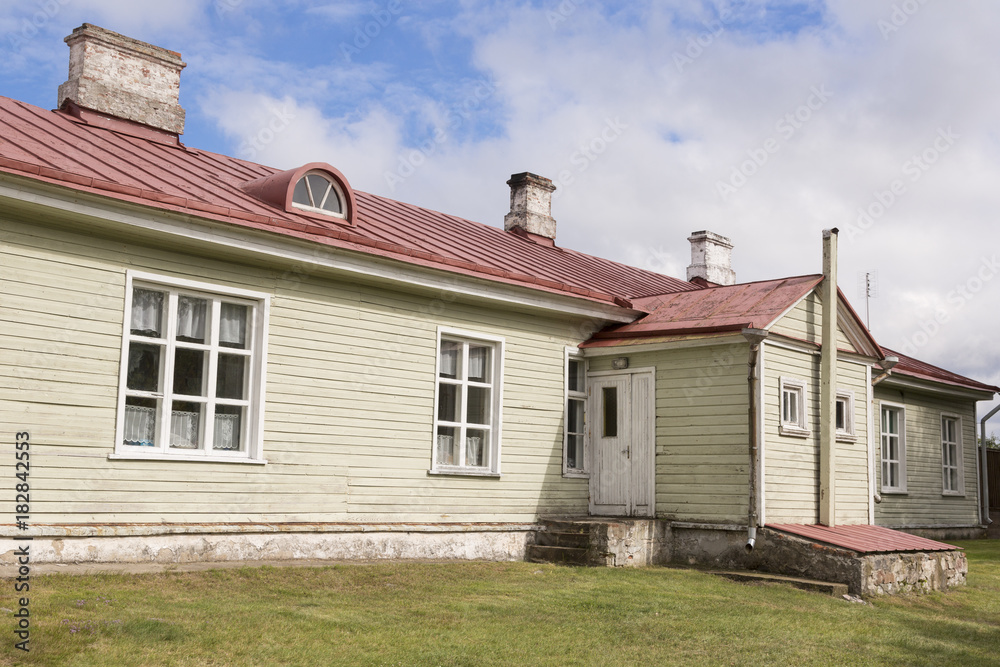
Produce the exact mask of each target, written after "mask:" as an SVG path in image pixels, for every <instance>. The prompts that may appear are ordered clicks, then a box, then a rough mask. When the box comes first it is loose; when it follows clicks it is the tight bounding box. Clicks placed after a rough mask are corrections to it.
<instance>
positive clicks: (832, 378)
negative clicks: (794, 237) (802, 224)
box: [819, 228, 838, 528]
mask: <svg viewBox="0 0 1000 667" xmlns="http://www.w3.org/2000/svg"><path fill="white" fill-rule="evenodd" d="M837 233H838V230H837V228H833V229H824V230H823V283H822V287H821V296H822V299H823V325H822V331H823V338H822V342H823V347H822V348H821V350H820V370H819V383H820V388H819V392H820V407H819V423H820V433H819V522H820V523H821V524H823V525H824V526H829V527H830V528H833V527H834V525H836V477H837V475H836V443H837Z"/></svg>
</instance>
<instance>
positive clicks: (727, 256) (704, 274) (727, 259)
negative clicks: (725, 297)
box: [687, 231, 736, 285]
mask: <svg viewBox="0 0 1000 667" xmlns="http://www.w3.org/2000/svg"><path fill="white" fill-rule="evenodd" d="M688 241H690V242H691V266H689V267H688V269H687V279H688V280H694V279H695V278H700V279H701V280H704V281H707V282H710V283H714V284H716V285H733V284H735V283H736V272H735V271H733V266H732V261H733V242H732V241H730V240H729V239H728V238H726V237H725V236H721V235H719V234H716V233H714V232H707V231H700V232H691V236H689V237H688Z"/></svg>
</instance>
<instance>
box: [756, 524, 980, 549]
mask: <svg viewBox="0 0 1000 667" xmlns="http://www.w3.org/2000/svg"><path fill="white" fill-rule="evenodd" d="M767 528H770V529H772V530H778V531H781V532H783V533H791V534H792V535H797V536H799V537H805V538H807V539H810V540H814V541H816V542H822V543H823V544H832V545H833V546H836V547H842V548H844V549H850V550H851V551H856V552H858V553H863V554H870V553H892V552H900V551H957V550H961V547H956V546H954V545H951V544H945V543H944V542H937V541H935V540H929V539H927V538H926V537H917V536H916V535H910V534H909V533H904V532H901V531H898V530H892V529H891V528H885V527H883V526H835V527H833V528H831V527H829V526H820V525H806V524H789V523H775V524H771V523H769V524H767Z"/></svg>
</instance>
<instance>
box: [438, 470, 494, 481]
mask: <svg viewBox="0 0 1000 667" xmlns="http://www.w3.org/2000/svg"><path fill="white" fill-rule="evenodd" d="M427 474H428V475H447V476H451V477H492V478H493V479H500V473H498V472H493V471H491V470H471V469H469V470H462V469H456V470H440V469H439V470H434V469H431V470H428V471H427Z"/></svg>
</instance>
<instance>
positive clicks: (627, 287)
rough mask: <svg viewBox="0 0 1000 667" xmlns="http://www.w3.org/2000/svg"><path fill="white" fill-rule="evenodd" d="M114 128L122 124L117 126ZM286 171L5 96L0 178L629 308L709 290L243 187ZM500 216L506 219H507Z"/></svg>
mask: <svg viewBox="0 0 1000 667" xmlns="http://www.w3.org/2000/svg"><path fill="white" fill-rule="evenodd" d="M111 127H114V125H113V124H112V125H111ZM278 171H280V170H278V169H274V168H271V167H266V166H264V165H260V164H255V163H253V162H248V161H245V160H239V159H237V158H233V157H229V156H226V155H219V154H216V153H209V152H207V151H201V150H197V149H193V148H188V147H186V146H183V145H172V144H170V143H169V142H164V141H163V140H162V139H154V138H148V137H146V138H142V137H137V136H132V134H129V133H126V132H118V131H115V130H113V129H105V128H102V127H99V126H98V125H96V124H95V125H88V124H87V122H86V121H85V120H83V119H80V118H76V117H73V116H71V115H69V114H67V113H63V112H59V111H48V110H44V109H40V108H38V107H34V106H31V105H29V104H25V103H23V102H18V101H17V100H13V99H10V98H6V97H0V172H7V173H10V174H17V175H20V176H27V177H30V178H33V179H36V180H39V181H45V182H49V183H57V184H59V185H62V186H65V187H68V188H72V189H75V190H80V191H85V192H90V193H93V194H98V195H101V196H105V197H109V198H111V199H115V200H120V201H126V202H131V203H137V204H141V205H145V206H150V207H154V208H157V209H162V210H168V211H179V212H184V213H189V214H193V215H197V216H199V217H202V218H207V219H211V220H217V221H222V222H227V223H231V224H235V225H240V226H243V227H248V228H253V229H258V230H263V231H267V232H272V233H275V234H281V235H285V236H292V237H296V238H300V239H306V240H309V241H314V242H317V243H322V244H325V245H330V246H336V247H338V248H343V249H346V250H352V251H357V252H361V253H365V254H370V255H379V256H384V257H391V258H393V259H396V260H399V261H402V262H407V263H410V264H417V265H422V266H427V267H432V268H436V269H441V270H444V271H450V272H454V273H462V274H466V275H473V276H480V277H484V278H487V279H489V280H493V281H498V282H505V283H511V284H520V285H525V286H528V287H532V288H535V289H541V290H545V291H549V292H557V293H564V294H568V295H572V296H578V297H583V298H587V299H591V300H595V301H603V302H609V303H614V302H615V300H616V297H617V298H618V303H619V305H627V304H623V303H622V302H621V298H623V297H624V298H627V299H631V298H633V297H638V296H647V295H651V294H661V293H665V292H672V291H677V290H691V289H698V286H697V285H694V284H692V283H689V282H686V281H683V280H678V279H677V278H672V277H670V276H664V275H661V274H658V273H653V272H651V271H645V270H642V269H637V268H634V267H630V266H626V265H624V264H619V263H617V262H612V261H610V260H606V259H602V258H599V257H593V256H591V255H585V254H583V253H579V252H575V251H573V250H568V249H565V248H559V247H554V246H548V245H542V244H538V243H534V242H532V241H531V240H529V239H526V238H523V237H520V236H517V235H515V234H511V233H508V232H505V231H503V230H502V229H500V228H498V227H492V226H490V225H484V224H480V223H476V222H472V221H469V220H465V219H462V218H458V217H455V216H451V215H446V214H444V213H438V212H436V211H431V210H429V209H425V208H420V207H418V206H413V205H410V204H404V203H402V202H398V201H394V200H391V199H386V198H384V197H379V196H377V195H372V194H367V193H364V192H359V191H355V194H356V196H357V204H358V215H357V219H356V225H354V226H349V225H344V224H339V223H337V222H332V221H331V222H326V221H323V220H317V219H315V218H314V217H311V216H306V215H299V214H297V213H295V212H294V211H292V212H289V211H285V210H281V209H279V208H276V207H274V206H272V205H269V204H267V203H265V202H263V201H260V200H258V199H256V198H254V197H252V196H251V195H249V194H247V193H246V192H244V191H243V190H242V189H241V188H240V186H241V185H242V184H243V183H246V182H248V181H252V180H255V179H258V178H261V177H266V176H269V175H271V174H274V173H277V172H278ZM498 217H499V215H498Z"/></svg>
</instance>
